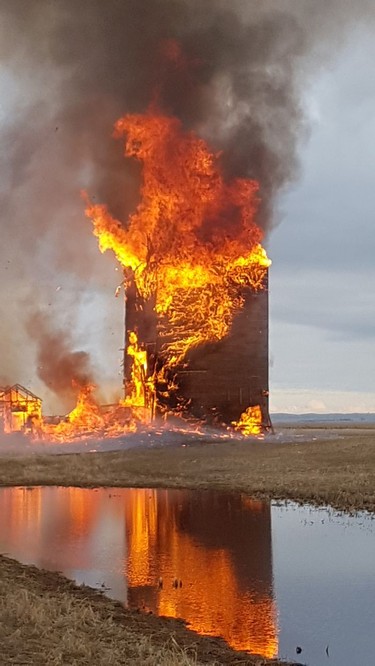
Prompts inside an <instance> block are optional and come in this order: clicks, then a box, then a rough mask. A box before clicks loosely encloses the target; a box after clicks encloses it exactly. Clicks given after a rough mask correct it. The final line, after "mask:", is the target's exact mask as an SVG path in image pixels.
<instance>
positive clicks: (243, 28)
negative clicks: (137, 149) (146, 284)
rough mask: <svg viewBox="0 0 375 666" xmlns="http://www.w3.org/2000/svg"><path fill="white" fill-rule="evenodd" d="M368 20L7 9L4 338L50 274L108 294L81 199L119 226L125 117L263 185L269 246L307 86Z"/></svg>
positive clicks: (146, 8) (97, 7)
mask: <svg viewBox="0 0 375 666" xmlns="http://www.w3.org/2000/svg"><path fill="white" fill-rule="evenodd" d="M374 13H375V8H374V2H373V0H357V2H356V3H353V2H352V1H351V0H314V1H313V2H312V0H299V2H296V1H295V0H263V1H260V0H243V1H241V0H237V1H236V0H232V1H231V2H228V0H204V1H202V0H105V1H103V0H79V2H77V1H76V0H55V1H53V2H52V1H51V2H49V1H48V0H33V1H32V2H30V1H29V0H11V2H10V1H9V0H0V26H1V27H0V31H1V35H0V55H1V66H0V85H1V86H2V89H3V95H2V106H1V108H0V122H1V124H0V136H1V145H2V151H1V157H0V168H1V171H2V184H1V186H0V203H1V207H0V209H1V211H2V212H1V230H2V238H3V239H4V242H3V244H2V247H1V250H0V271H1V278H2V285H3V290H2V295H1V297H0V303H1V305H2V307H3V308H7V304H9V301H10V300H11V301H12V309H13V310H15V312H14V313H13V314H12V315H10V317H9V327H10V328H9V330H12V328H15V326H16V325H17V326H18V328H19V327H20V326H21V325H22V323H23V320H24V315H23V312H22V308H21V307H19V308H18V309H17V307H16V305H15V304H17V303H18V302H20V301H19V298H20V294H21V295H22V299H23V300H24V299H25V292H27V291H28V290H29V292H30V293H29V298H33V295H32V292H33V290H32V288H31V284H32V283H33V282H35V281H37V283H38V293H39V298H40V299H41V300H43V298H45V297H46V294H47V293H48V290H49V285H50V284H51V280H52V281H54V283H53V288H55V285H56V275H57V274H58V275H59V276H64V275H66V276H70V277H69V280H70V281H71V282H74V283H75V285H76V286H77V285H78V288H79V287H82V286H83V285H84V286H87V284H90V285H92V286H93V288H96V289H102V288H104V284H105V276H106V275H107V273H106V270H107V269H106V267H107V266H108V265H109V262H110V261H111V259H109V258H108V259H107V263H105V261H106V260H105V259H104V258H102V257H100V258H99V257H98V255H97V248H96V242H95V239H91V229H90V227H89V225H88V224H87V222H86V221H85V219H84V215H83V205H82V202H81V201H80V198H79V191H80V189H81V188H82V187H84V188H86V189H87V191H88V193H89V195H90V197H91V198H92V199H94V200H96V201H100V202H105V203H107V204H108V205H109V208H110V211H111V213H112V214H113V215H114V216H116V217H117V218H118V219H119V220H121V221H122V222H123V223H124V224H126V220H127V217H128V215H129V212H130V211H132V210H134V207H135V205H136V203H137V201H138V187H139V166H138V165H136V164H133V163H131V162H127V161H125V160H124V159H123V156H122V154H121V146H120V145H119V143H118V142H116V141H113V140H112V139H111V138H110V136H111V133H112V128H113V124H114V122H115V121H116V119H117V118H118V117H120V116H122V115H124V114H125V113H136V112H144V111H145V110H146V109H147V108H148V106H149V104H150V102H152V101H155V99H156V100H157V104H158V106H159V108H160V109H161V111H163V112H165V113H167V114H173V115H176V116H177V117H179V118H180V120H181V121H182V123H183V126H184V127H185V128H188V129H194V130H195V131H196V132H197V133H198V134H200V135H201V136H203V138H206V139H208V141H209V143H210V145H211V146H212V147H213V149H214V150H217V151H219V150H220V151H223V152H222V163H223V168H224V170H225V173H226V175H227V176H228V177H235V176H244V177H249V178H253V179H256V180H258V181H259V183H260V196H261V201H262V203H261V206H260V210H259V215H258V220H257V221H258V223H259V224H260V226H261V227H262V228H263V229H264V230H265V231H268V230H269V229H270V228H271V227H272V224H273V223H274V221H275V202H276V197H277V195H278V193H279V192H280V190H281V189H282V188H283V187H285V186H286V185H287V184H288V183H289V182H291V181H292V180H293V179H294V178H295V177H296V176H297V174H298V149H299V145H300V140H301V137H303V135H304V132H305V130H306V125H305V121H304V113H303V101H302V100H303V92H304V90H305V88H306V86H307V84H308V81H309V78H310V77H311V76H312V75H313V74H314V72H316V70H317V69H318V68H319V67H321V66H322V65H323V63H325V62H327V59H329V57H330V56H331V55H332V54H334V53H335V52H337V50H338V49H339V47H340V45H341V44H343V43H345V40H346V39H347V35H348V32H349V29H360V28H361V25H363V24H365V23H368V21H369V20H372V19H373V15H374ZM124 183H125V185H124ZM7 262H8V264H9V265H8V266H7V267H6V264H7ZM6 268H7V272H5V269H6ZM72 276H73V277H72ZM59 279H61V277H60V278H59ZM67 279H68V278H67ZM10 294H11V295H10ZM23 300H22V302H23ZM51 307H52V309H53V307H54V306H53V304H52V306H51ZM53 313H54V315H55V317H56V325H57V328H58V324H59V316H60V315H59V310H58V307H57V306H56V308H55V311H54V312H53ZM5 328H6V327H5ZM28 331H29V332H30V326H29V327H28ZM43 331H44V332H43V333H41V335H44V334H45V328H43ZM0 333H1V340H0V343H1V344H2V345H4V344H8V345H9V338H10V337H11V336H9V333H8V331H7V330H3V329H2V330H1V331H0ZM36 336H37V331H36V330H35V328H33V338H34V339H35V337H36ZM73 338H74V336H72V339H71V342H72V344H73V343H74V340H73ZM26 346H27V345H26V344H24V345H23V347H24V348H25V347H26ZM16 355H17V349H9V357H16ZM25 362H29V363H32V354H31V352H30V355H29V358H28V359H26V361H25V359H24V363H25ZM8 366H9V367H8ZM10 366H11V364H8V365H7V368H6V374H7V375H11V374H12V368H11V367H10ZM18 366H19V363H18ZM14 369H15V370H17V371H18V372H19V367H17V368H16V363H15V366H14ZM4 372H5V370H2V369H1V368H0V375H2V374H4ZM21 379H22V378H21V377H19V375H18V376H17V377H14V380H18V381H20V380H21ZM47 383H48V382H47Z"/></svg>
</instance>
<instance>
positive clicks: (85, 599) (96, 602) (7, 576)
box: [0, 555, 290, 666]
mask: <svg viewBox="0 0 375 666" xmlns="http://www.w3.org/2000/svg"><path fill="white" fill-rule="evenodd" d="M0 581H1V588H2V590H1V591H2V597H3V599H6V594H7V589H6V588H7V586H11V588H12V593H14V592H17V590H22V592H23V603H24V604H25V605H26V606H27V604H30V605H31V604H33V605H34V606H35V599H37V598H45V597H46V596H47V597H48V598H49V600H52V603H53V604H54V605H55V606H56V608H57V609H58V607H59V604H60V603H61V602H62V600H63V602H64V604H66V603H67V600H70V603H71V602H72V601H73V602H74V601H78V602H80V604H81V606H80V609H81V612H82V608H85V609H86V610H90V612H91V613H93V614H94V615H95V616H96V620H97V623H98V628H100V627H102V629H100V631H102V633H103V639H104V640H105V639H106V636H105V629H106V624H105V623H106V622H107V621H108V619H110V621H111V623H112V624H113V625H115V626H116V628H117V629H118V630H119V636H120V637H121V629H123V630H124V631H125V630H126V640H127V642H128V645H129V643H131V641H129V639H128V635H130V636H132V637H133V639H134V640H135V641H137V640H141V639H142V640H144V639H147V640H149V641H150V644H151V645H152V646H153V649H156V650H163V649H164V648H166V647H168V646H170V645H172V646H173V645H175V643H176V644H177V645H178V646H179V649H181V650H183V652H184V654H186V655H187V656H188V657H190V658H191V659H192V662H191V663H195V660H197V661H196V663H198V664H211V665H212V664H218V665H219V664H230V665H233V666H239V665H240V664H241V665H242V666H263V664H281V663H282V664H284V665H285V666H286V665H287V662H279V661H276V660H265V659H263V658H262V657H256V656H250V655H248V654H246V653H243V652H235V651H234V650H232V649H231V648H230V647H228V646H227V644H226V643H225V642H224V641H223V640H222V639H220V638H212V637H204V636H199V635H198V634H196V633H194V632H192V631H190V630H189V629H188V628H187V627H186V626H185V624H184V622H183V621H182V620H181V621H180V620H174V619H169V618H162V617H156V616H154V615H152V614H145V613H143V612H141V611H139V612H137V611H136V610H134V611H133V610H127V609H126V608H124V606H123V605H122V604H121V603H120V602H117V601H113V600H111V599H109V598H107V597H105V596H104V594H101V593H100V592H98V590H94V589H92V588H90V587H88V586H86V585H82V586H78V585H76V584H75V583H74V582H73V581H71V580H68V579H67V578H65V577H64V576H62V575H61V574H60V573H58V572H50V571H46V570H42V569H38V568H37V567H35V566H31V565H23V564H21V563H19V562H17V561H16V560H13V559H10V558H8V557H6V556H4V555H0ZM25 613H26V614H27V608H26V610H25ZM8 615H9V613H8ZM0 617H1V616H0ZM72 620H73V618H72ZM1 624H2V630H1V631H0V652H1V656H2V661H1V663H2V664H15V663H16V664H21V663H22V664H37V665H38V666H39V665H41V664H44V663H49V661H48V660H47V661H45V657H46V655H45V653H44V654H43V641H41V647H40V649H41V652H40V653H39V652H38V646H36V645H35V638H37V633H35V632H33V634H34V635H33V639H34V641H33V644H32V646H31V648H32V650H33V657H32V659H31V660H30V653H29V654H28V656H27V654H26V653H27V645H26V644H25V643H23V645H22V647H21V646H20V653H19V655H18V657H17V655H15V654H14V648H13V650H12V651H10V648H9V645H8V643H7V642H6V640H5V639H4V637H5V638H6V636H5V634H6V628H7V617H5V618H4V617H1ZM11 628H12V630H13V632H14V628H15V627H14V623H13V626H12V627H11ZM36 629H37V627H36ZM67 629H68V627H65V630H67ZM69 630H73V631H74V630H75V627H74V626H73V627H70V628H69ZM174 642H175V643H174ZM131 649H132V648H131V647H130V648H128V649H127V651H126V654H125V656H124V661H118V662H117V663H119V664H120V663H121V664H122V663H124V664H125V663H138V662H137V661H136V656H134V657H133V658H132V657H131ZM25 651H26V652H25ZM66 658H68V656H67V655H65V659H66ZM70 659H72V660H71V661H62V662H61V663H71V664H73V663H74V664H85V663H87V662H86V661H85V659H84V657H82V658H81V660H79V659H78V660H73V656H72V655H71V656H70ZM56 663H58V662H56ZM59 663H60V662H59ZM88 663H93V664H94V663H95V664H96V663H97V664H101V662H100V661H98V662H96V661H92V657H90V661H89V662H88ZM140 663H141V662H140ZM147 663H149V664H151V663H153V662H152V660H149V661H147ZM156 663H159V662H157V661H155V664H156ZM168 663H169V662H168ZM171 663H172V662H171ZM175 663H176V666H177V664H180V663H182V661H181V660H180V657H179V656H178V655H177V656H176V662H175ZM289 663H290V662H289Z"/></svg>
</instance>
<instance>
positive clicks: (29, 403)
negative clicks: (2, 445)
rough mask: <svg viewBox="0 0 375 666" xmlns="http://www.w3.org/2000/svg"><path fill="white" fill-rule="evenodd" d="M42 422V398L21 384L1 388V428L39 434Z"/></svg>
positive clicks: (6, 430) (8, 431)
mask: <svg viewBox="0 0 375 666" xmlns="http://www.w3.org/2000/svg"><path fill="white" fill-rule="evenodd" d="M41 424H42V400H41V399H40V398H38V397H37V396H36V395H34V393H31V391H29V390H28V389H26V388H25V387H24V386H21V385H20V384H14V385H13V386H6V387H5V388H0V429H1V430H2V431H3V432H4V433H5V434H9V433H11V432H27V433H30V434H32V435H35V436H38V433H39V432H40V427H41Z"/></svg>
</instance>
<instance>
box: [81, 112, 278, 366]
mask: <svg viewBox="0 0 375 666" xmlns="http://www.w3.org/2000/svg"><path fill="white" fill-rule="evenodd" d="M115 136H116V137H117V138H123V137H125V155H126V156H127V157H133V158H135V159H137V160H138V161H140V162H141V163H142V165H143V171H142V179H143V181H142V187H141V195H142V202H141V203H140V205H139V206H138V208H137V210H136V211H135V213H134V214H133V215H132V216H131V217H130V219H129V222H128V226H127V227H126V228H125V227H123V226H122V225H121V224H120V223H119V222H118V221H117V220H115V219H113V218H112V216H111V215H110V213H109V211H108V209H107V208H106V206H104V205H92V204H91V203H90V202H88V204H87V208H86V214H87V216H88V217H90V218H91V219H92V222H93V226H94V234H95V235H96V236H97V237H98V239H99V248H100V250H101V251H102V252H105V251H106V250H112V251H113V252H114V253H115V255H116V257H117V259H118V261H119V262H120V264H121V265H122V266H123V267H124V268H130V269H131V270H132V271H133V272H134V277H135V282H136V286H137V289H138V292H139V293H140V294H141V296H142V297H143V298H144V299H145V300H147V299H149V298H151V297H152V296H153V297H155V296H156V305H155V311H156V313H157V315H158V317H159V322H160V334H161V336H163V333H166V331H170V330H173V336H170V335H169V336H167V335H165V338H167V340H165V341H164V345H163V349H162V353H163V355H164V358H165V362H166V363H167V364H168V365H175V364H178V363H181V362H182V361H183V360H184V358H185V357H186V353H187V352H188V350H189V349H191V348H192V347H195V346H197V345H199V344H201V343H203V342H207V341H215V340H221V339H222V338H224V337H225V336H226V335H228V332H229V330H230V327H231V324H232V321H233V318H234V316H235V314H236V313H237V312H238V310H239V309H241V307H242V306H243V302H244V301H243V297H242V295H241V290H240V288H241V286H242V287H245V286H251V287H252V288H253V289H261V288H262V286H263V281H264V276H265V272H266V270H267V268H268V266H269V265H270V261H269V259H268V258H267V255H266V252H265V250H264V249H263V248H262V247H261V245H260V243H261V240H262V231H261V230H260V229H259V227H258V226H257V225H256V224H255V222H254V215H255V213H256V210H257V207H258V203H259V200H258V184H257V183H256V182H255V181H252V180H247V179H241V178H237V179H234V180H232V181H230V182H226V181H225V179H224V178H223V176H222V174H221V171H220V155H215V154H213V153H211V152H210V151H209V149H208V147H207V145H206V144H205V142H204V141H203V140H202V139H200V138H198V137H197V136H196V135H195V134H193V133H192V132H188V133H185V132H183V130H182V127H181V123H180V121H179V120H178V119H176V118H171V117H167V116H163V115H160V114H152V113H149V114H148V115H127V116H125V117H124V118H121V119H120V120H119V121H118V122H117V123H116V126H115Z"/></svg>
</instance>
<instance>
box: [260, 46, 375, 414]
mask: <svg viewBox="0 0 375 666" xmlns="http://www.w3.org/2000/svg"><path fill="white" fill-rule="evenodd" d="M374 61H375V44H374V39H373V34H368V35H365V34H363V33H362V34H361V35H357V37H356V38H352V40H351V42H350V44H349V45H348V46H347V47H346V49H345V51H344V52H343V53H340V54H339V55H338V56H337V58H336V60H335V62H334V63H332V65H331V67H330V68H329V69H327V70H325V71H322V72H320V74H319V76H317V77H316V79H315V81H314V84H313V86H312V88H311V89H310V90H309V91H308V92H307V94H306V104H307V107H308V112H309V116H310V124H311V131H310V137H309V139H308V140H307V142H306V143H305V144H304V145H303V146H302V148H301V162H302V170H301V175H300V178H299V180H298V182H297V183H296V184H295V185H294V186H293V187H291V188H290V189H289V190H288V191H287V192H286V193H285V194H284V196H283V197H282V200H281V202H280V207H281V209H282V211H283V219H282V223H281V224H280V225H279V226H278V227H277V229H276V230H274V232H273V233H272V234H271V237H270V243H269V253H270V256H271V258H272V260H273V266H272V269H271V285H270V312H271V335H270V352H271V369H270V378H271V408H272V409H273V410H274V411H375V346H374V343H375V313H374V291H375V287H374V285H375V262H374V255H375V235H374V216H375V187H374V185H375V180H374V175H375V174H374V161H375V76H374V69H373V63H374Z"/></svg>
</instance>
